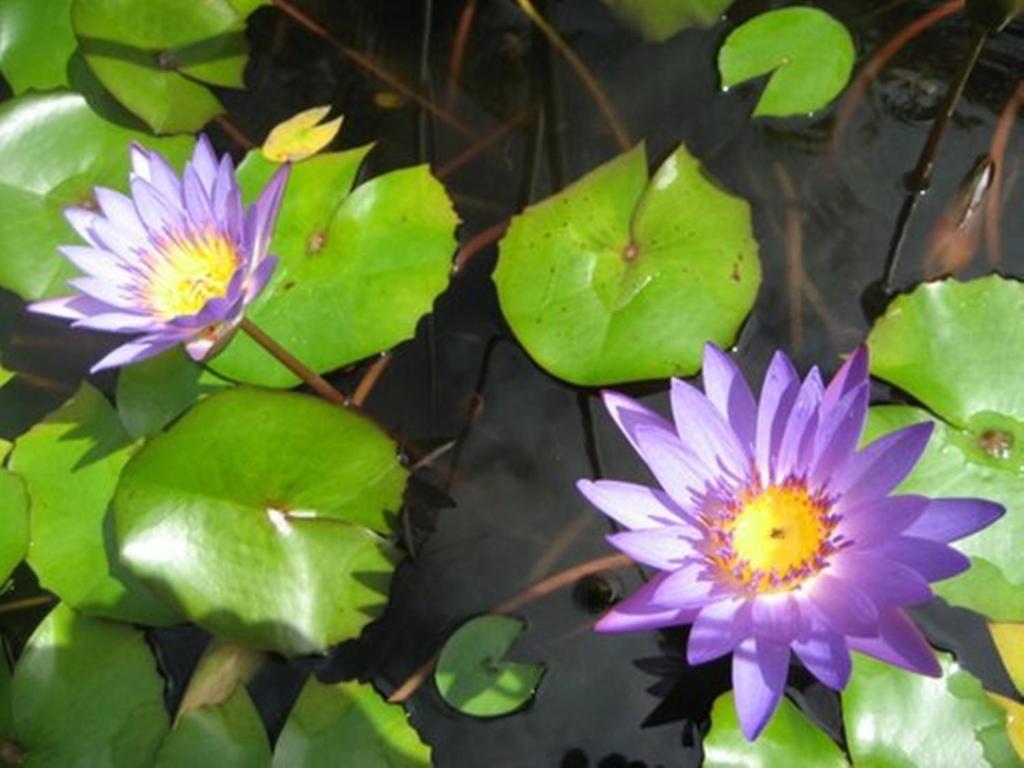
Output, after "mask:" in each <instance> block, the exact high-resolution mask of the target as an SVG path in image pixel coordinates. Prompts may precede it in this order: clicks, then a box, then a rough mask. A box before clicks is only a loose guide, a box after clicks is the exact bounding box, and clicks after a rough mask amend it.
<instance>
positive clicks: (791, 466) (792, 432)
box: [774, 368, 824, 482]
mask: <svg viewBox="0 0 1024 768" xmlns="http://www.w3.org/2000/svg"><path fill="white" fill-rule="evenodd" d="M823 392H824V385H823V384H822V382H821V374H820V373H819V372H818V369H817V368H812V369H811V372H810V373H809V374H807V378H806V379H804V383H803V384H802V385H801V386H800V391H799V392H798V393H797V396H796V401H795V402H794V403H793V409H792V410H791V411H790V413H789V419H788V420H787V421H786V431H785V432H783V433H782V442H781V443H780V444H779V453H778V456H776V457H775V474H774V480H775V482H781V481H783V480H786V479H787V478H789V477H790V476H793V475H803V474H804V473H806V471H807V470H808V469H809V466H808V465H809V464H810V458H811V457H810V456H809V455H807V453H808V452H809V451H810V449H812V448H813V445H814V434H815V429H816V428H817V424H818V408H819V406H820V405H821V397H822V393H823Z"/></svg>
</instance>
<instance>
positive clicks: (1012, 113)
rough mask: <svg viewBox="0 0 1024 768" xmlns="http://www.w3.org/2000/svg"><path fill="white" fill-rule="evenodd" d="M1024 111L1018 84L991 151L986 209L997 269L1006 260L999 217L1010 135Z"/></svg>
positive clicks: (987, 230)
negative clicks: (990, 184)
mask: <svg viewBox="0 0 1024 768" xmlns="http://www.w3.org/2000/svg"><path fill="white" fill-rule="evenodd" d="M1021 109H1024V83H1018V84H1017V87H1016V88H1015V89H1014V91H1013V95H1012V96H1010V100H1009V101H1007V102H1006V106H1005V107H1004V108H1003V111H1002V113H1001V114H1000V115H999V122H998V123H996V130H995V133H994V134H993V135H992V146H991V147H990V148H989V152H988V154H989V157H991V158H992V163H993V166H994V173H993V176H992V186H991V188H990V189H989V200H988V207H987V208H985V246H986V250H987V252H988V263H989V266H990V267H992V268H996V267H998V266H999V264H1000V263H1001V262H1002V260H1003V239H1002V235H1001V234H1000V224H999V218H1000V216H1001V215H1002V212H1003V178H1004V174H1005V168H1004V167H1003V166H1004V164H1005V160H1006V145H1007V144H1008V143H1009V141H1010V132H1011V131H1012V130H1013V123H1014V120H1016V118H1017V113H1018V111H1020V110H1021Z"/></svg>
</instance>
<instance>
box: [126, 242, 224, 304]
mask: <svg viewBox="0 0 1024 768" xmlns="http://www.w3.org/2000/svg"><path fill="white" fill-rule="evenodd" d="M149 259H150V274H149V278H148V285H147V287H146V291H145V293H146V298H147V300H148V302H149V306H150V308H151V309H152V310H153V312H154V314H156V315H158V316H159V317H162V318H165V319H171V318H175V317H181V316H183V315H194V314H195V313H196V312H198V311H199V310H201V309H202V308H203V307H204V306H205V305H206V302H207V301H209V300H210V299H213V298H216V297H219V296H224V295H225V294H226V293H227V288H228V283H230V282H231V278H232V277H233V276H234V274H235V271H236V270H237V269H238V262H239V260H238V254H237V252H236V251H235V245H234V243H233V242H231V241H230V240H229V239H227V238H226V237H224V235H223V234H221V233H219V232H217V231H216V230H214V229H212V228H211V229H207V230H204V231H201V232H190V233H187V234H184V235H181V234H171V235H169V236H167V237H166V238H165V239H164V240H163V241H162V242H161V243H160V244H159V246H158V248H157V249H156V250H155V251H154V252H152V253H150V254H149Z"/></svg>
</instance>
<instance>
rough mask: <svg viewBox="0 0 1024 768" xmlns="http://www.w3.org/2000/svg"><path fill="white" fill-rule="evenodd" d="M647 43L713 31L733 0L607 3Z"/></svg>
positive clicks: (622, 0)
mask: <svg viewBox="0 0 1024 768" xmlns="http://www.w3.org/2000/svg"><path fill="white" fill-rule="evenodd" d="M603 2H604V4H605V5H607V6H608V7H609V8H611V9H612V11H613V12H614V13H615V15H616V16H618V17H619V18H621V19H622V21H623V22H624V23H626V24H627V25H629V26H630V27H632V28H633V29H635V30H636V31H637V32H638V33H639V34H641V35H643V37H644V38H645V39H647V40H651V41H653V42H658V43H660V42H663V41H665V40H668V39H669V38H670V37H672V36H673V35H675V34H676V33H678V32H682V31H683V30H684V29H689V28H690V27H710V26H711V25H712V24H714V23H715V22H716V21H718V19H719V18H720V17H721V16H722V14H723V13H725V11H726V9H727V8H728V7H729V6H730V5H732V4H733V0H603Z"/></svg>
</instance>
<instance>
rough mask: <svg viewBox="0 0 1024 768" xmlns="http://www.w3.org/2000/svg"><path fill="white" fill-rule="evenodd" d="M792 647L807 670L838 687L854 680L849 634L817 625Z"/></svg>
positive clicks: (825, 682)
mask: <svg viewBox="0 0 1024 768" xmlns="http://www.w3.org/2000/svg"><path fill="white" fill-rule="evenodd" d="M790 647H791V648H792V649H793V651H794V653H796V655H797V658H799V659H800V661H801V663H803V665H804V666H805V667H806V668H807V671H808V672H810V673H811V674H812V675H814V676H815V677H816V678H818V679H819V680H820V681H821V682H823V683H824V684H825V685H827V686H828V687H829V688H831V689H832V690H834V691H841V690H842V689H843V688H845V687H846V684H847V682H849V680H850V670H851V667H852V663H851V659H850V649H849V646H848V645H847V642H846V638H845V637H843V636H842V635H840V634H838V633H836V632H832V631H830V630H829V629H827V628H826V627H824V626H823V625H815V626H814V627H812V629H811V630H810V631H808V632H806V633H805V634H804V635H803V636H801V637H799V638H797V639H796V640H794V641H793V642H792V643H791V644H790Z"/></svg>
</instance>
